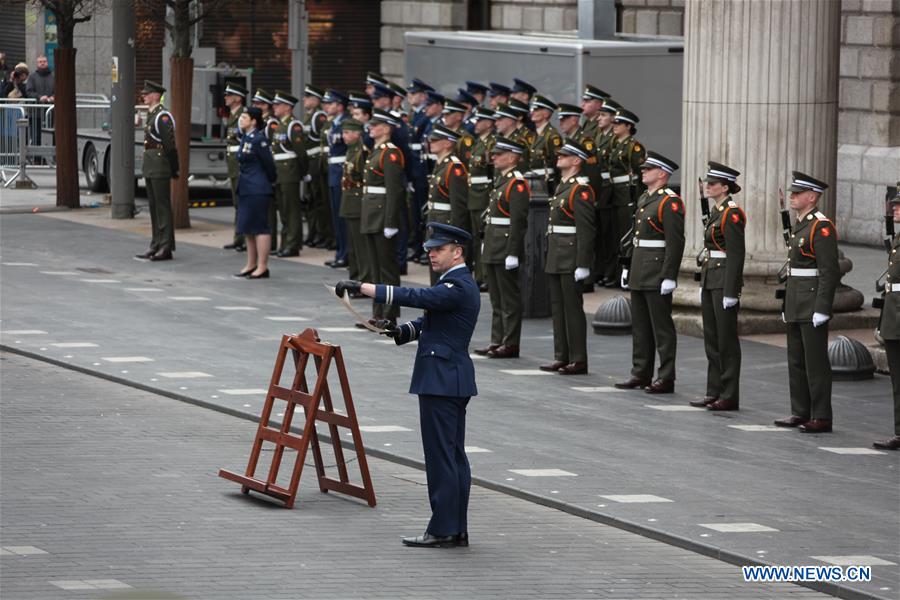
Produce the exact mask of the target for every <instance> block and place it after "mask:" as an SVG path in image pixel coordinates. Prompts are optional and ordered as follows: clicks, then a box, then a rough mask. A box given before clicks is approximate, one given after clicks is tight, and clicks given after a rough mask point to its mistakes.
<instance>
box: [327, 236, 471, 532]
mask: <svg viewBox="0 0 900 600" xmlns="http://www.w3.org/2000/svg"><path fill="white" fill-rule="evenodd" d="M428 233H429V235H428V239H427V241H426V242H425V244H424V245H425V247H426V248H427V249H428V256H429V258H430V259H431V265H432V268H433V269H434V270H435V271H436V272H439V273H441V277H440V279H438V282H437V283H436V284H435V285H434V286H433V287H430V288H404V287H399V286H392V285H374V284H371V283H360V282H358V281H341V282H339V283H338V284H337V286H336V287H335V292H336V293H337V295H338V296H343V294H344V291H349V292H351V293H352V292H355V291H359V292H362V293H363V294H365V295H366V296H371V297H373V298H375V301H376V302H381V303H385V304H395V305H399V306H409V307H412V308H422V309H425V313H424V314H423V315H422V316H421V317H419V318H418V319H416V320H414V321H411V322H409V323H404V324H402V325H400V326H397V325H394V324H392V323H391V322H389V321H380V322H379V323H378V325H379V326H381V327H382V328H384V329H386V330H387V331H386V332H385V335H387V336H389V337H391V338H393V339H394V342H396V343H397V345H401V344H406V343H407V342H411V341H413V340H419V347H418V350H417V351H416V362H415V366H414V367H413V375H412V382H411V384H410V387H409V392H410V393H411V394H418V395H419V414H420V425H421V429H422V446H423V448H424V450H425V472H426V475H427V479H428V498H429V500H430V501H431V511H432V515H431V521H430V522H429V523H428V527H427V528H426V529H425V533H424V534H423V535H420V536H416V537H406V538H403V544H404V545H406V546H415V547H424V548H453V547H456V546H468V545H469V534H468V522H467V517H466V514H467V511H468V504H469V488H470V487H471V483H472V473H471V469H470V468H469V460H468V459H467V458H466V451H465V435H466V405H467V404H468V403H469V399H470V398H471V397H472V396H475V395H476V394H477V393H478V391H477V389H476V387H475V368H474V366H473V365H472V359H471V358H469V342H470V341H471V339H472V333H473V332H474V331H475V324H476V322H477V321H478V311H479V309H480V308H481V297H480V293H479V291H478V284H476V283H475V279H474V278H473V277H472V273H471V272H470V271H469V269H468V268H467V267H466V258H465V247H466V245H467V244H468V243H469V241H470V240H471V236H470V235H469V233H468V232H467V231H465V230H463V229H460V228H458V227H454V226H452V225H443V224H439V223H429V224H428Z"/></svg>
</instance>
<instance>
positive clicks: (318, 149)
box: [306, 146, 322, 156]
mask: <svg viewBox="0 0 900 600" xmlns="http://www.w3.org/2000/svg"><path fill="white" fill-rule="evenodd" d="M321 153H322V146H313V147H312V148H307V149H306V155H307V156H315V155H316V154H321Z"/></svg>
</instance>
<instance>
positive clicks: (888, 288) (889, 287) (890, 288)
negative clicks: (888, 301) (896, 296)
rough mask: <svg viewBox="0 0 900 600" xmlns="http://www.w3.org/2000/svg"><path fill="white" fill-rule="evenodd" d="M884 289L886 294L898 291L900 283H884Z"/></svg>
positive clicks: (899, 290)
mask: <svg viewBox="0 0 900 600" xmlns="http://www.w3.org/2000/svg"><path fill="white" fill-rule="evenodd" d="M884 291H885V292H887V293H888V294H890V293H892V292H893V293H900V283H886V284H884Z"/></svg>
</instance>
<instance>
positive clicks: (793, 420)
mask: <svg viewBox="0 0 900 600" xmlns="http://www.w3.org/2000/svg"><path fill="white" fill-rule="evenodd" d="M807 421H809V419H804V418H803V417H798V416H797V415H791V416H789V417H785V418H783V419H775V426H776V427H800V426H801V425H803V424H804V423H806V422H807Z"/></svg>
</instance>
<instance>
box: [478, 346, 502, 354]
mask: <svg viewBox="0 0 900 600" xmlns="http://www.w3.org/2000/svg"><path fill="white" fill-rule="evenodd" d="M499 347H500V344H489V345H487V346H485V347H484V348H475V350H474V352H475V354H477V355H478V356H487V354H488V352H492V351H494V350H496V349H497V348H499Z"/></svg>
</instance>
